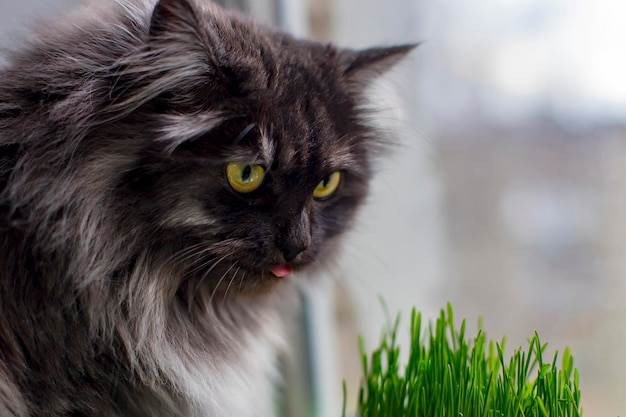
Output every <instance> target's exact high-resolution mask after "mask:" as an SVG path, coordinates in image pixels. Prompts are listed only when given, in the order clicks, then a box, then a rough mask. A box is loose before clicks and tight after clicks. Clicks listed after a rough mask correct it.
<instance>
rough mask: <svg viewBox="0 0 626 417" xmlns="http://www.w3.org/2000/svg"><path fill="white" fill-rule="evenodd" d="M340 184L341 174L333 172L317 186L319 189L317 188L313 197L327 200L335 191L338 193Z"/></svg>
mask: <svg viewBox="0 0 626 417" xmlns="http://www.w3.org/2000/svg"><path fill="white" fill-rule="evenodd" d="M340 182H341V172H339V171H336V172H333V173H332V174H330V175H328V176H327V177H326V178H324V179H323V180H321V181H320V182H319V184H317V187H315V190H314V191H313V197H315V198H326V197H329V196H331V195H332V194H333V193H334V192H335V191H337V188H339V183H340Z"/></svg>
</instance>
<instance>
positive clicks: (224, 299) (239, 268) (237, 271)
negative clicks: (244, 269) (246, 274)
mask: <svg viewBox="0 0 626 417" xmlns="http://www.w3.org/2000/svg"><path fill="white" fill-rule="evenodd" d="M235 264H237V263H236V262H235ZM240 270H241V265H239V266H238V267H237V270H236V271H235V273H234V274H233V277H232V278H231V279H230V282H229V283H228V287H226V291H225V292H224V297H223V298H222V305H224V302H225V301H226V296H227V295H228V290H230V286H231V285H233V281H234V280H235V278H237V274H238V273H239V271H240Z"/></svg>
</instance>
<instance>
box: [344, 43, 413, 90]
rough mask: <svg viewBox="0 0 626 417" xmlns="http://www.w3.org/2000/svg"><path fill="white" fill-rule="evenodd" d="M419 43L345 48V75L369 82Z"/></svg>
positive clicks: (362, 81) (353, 79)
mask: <svg viewBox="0 0 626 417" xmlns="http://www.w3.org/2000/svg"><path fill="white" fill-rule="evenodd" d="M418 45H419V43H416V44H409V45H399V46H391V47H386V48H370V49H364V50H360V51H355V50H343V51H341V53H340V60H341V64H342V66H343V71H344V76H345V77H346V78H348V79H350V80H352V81H356V82H359V83H369V82H370V81H372V80H373V79H374V78H376V77H377V76H379V75H381V74H383V73H385V72H386V71H388V70H389V69H391V68H392V67H393V66H394V65H396V64H397V63H398V62H400V61H401V60H402V59H403V58H404V57H405V56H406V55H407V54H408V53H409V52H411V51H412V50H413V49H415V48H416V47H417V46H418Z"/></svg>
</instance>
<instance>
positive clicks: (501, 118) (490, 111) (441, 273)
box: [0, 0, 626, 417]
mask: <svg viewBox="0 0 626 417" xmlns="http://www.w3.org/2000/svg"><path fill="white" fill-rule="evenodd" d="M101 1H107V0H101ZM222 3H225V4H226V5H227V6H228V7H236V8H240V9H243V10H244V11H246V12H247V13H249V14H251V15H252V16H254V18H255V19H257V20H259V21H263V22H269V23H273V24H277V25H279V26H281V27H283V28H284V29H286V30H288V31H290V32H292V33H294V34H295V35H297V36H306V37H313V38H315V39H318V40H321V41H324V42H334V43H336V44H339V45H342V46H347V47H367V46H373V45H390V44H395V43H407V42H415V41H425V42H424V43H423V44H422V45H421V46H420V47H419V48H418V49H417V50H416V51H414V52H413V53H412V55H411V56H410V57H409V58H408V59H407V60H406V61H405V62H404V63H403V64H402V65H400V66H399V67H398V68H397V69H396V70H394V71H393V72H392V73H390V74H388V76H387V77H385V80H384V82H381V83H380V85H376V86H375V87H374V88H373V89H372V100H373V102H374V103H375V104H376V105H377V106H378V107H379V108H380V109H381V113H380V122H381V123H382V124H383V125H384V126H385V127H386V128H387V129H388V131H389V132H390V133H391V134H393V135H394V137H395V138H396V140H397V141H398V144H399V145H398V147H397V149H395V150H394V152H392V153H391V154H390V156H389V157H388V158H387V161H386V162H385V163H383V164H381V167H380V174H379V176H378V177H377V178H376V181H375V184H374V192H373V194H372V197H371V199H370V204H369V205H368V206H367V207H366V209H365V210H364V211H363V213H362V214H363V215H362V218H361V222H360V223H359V226H358V227H357V229H356V230H355V232H354V233H353V234H352V235H351V236H350V238H349V240H348V243H347V245H346V250H345V253H344V254H343V255H342V256H343V262H342V268H341V269H340V270H339V271H337V272H336V273H334V274H333V276H332V277H331V279H329V280H322V281H321V284H320V285H318V286H315V287H314V288H309V289H307V290H306V291H305V292H304V293H303V306H304V308H303V310H302V311H301V312H300V315H299V321H298V322H296V323H295V324H294V325H293V326H292V332H293V333H294V334H293V337H292V343H293V347H294V350H295V352H296V353H295V354H294V355H293V357H291V358H287V359H286V360H285V373H286V374H287V377H288V380H289V383H287V384H285V387H284V388H283V390H284V394H285V395H284V400H283V401H282V404H281V409H282V410H283V414H284V415H288V416H292V417H333V416H338V415H339V414H340V410H341V397H342V394H341V381H342V380H344V379H345V380H346V381H347V384H348V390H349V405H348V409H350V408H353V407H354V404H355V395H356V391H357V389H358V384H359V377H360V359H359V356H358V354H357V349H358V347H357V334H361V335H363V337H364V340H365V344H366V347H367V349H369V350H371V349H372V348H373V347H374V346H376V344H377V342H378V341H379V338H380V334H381V330H382V328H383V326H384V324H385V314H384V312H383V309H382V307H381V305H380V302H379V299H378V298H379V296H382V297H383V298H384V299H385V300H386V303H387V305H388V310H389V312H390V313H391V314H392V315H395V313H397V312H402V314H403V316H404V317H405V321H404V324H405V325H406V321H408V317H409V313H410V309H411V308H412V307H413V306H416V307H417V308H418V309H420V310H421V311H423V312H424V314H425V315H426V316H427V317H431V318H434V317H436V315H437V314H438V311H439V309H440V308H442V307H444V306H445V303H446V302H447V301H450V302H451V303H452V305H453V307H454V309H455V314H456V316H457V317H458V318H461V317H465V318H467V319H468V324H469V325H470V328H473V327H472V326H474V325H475V323H477V321H478V317H482V318H483V323H484V328H485V330H486V332H487V334H488V335H489V336H490V337H491V338H494V339H498V340H499V339H500V338H501V337H502V336H503V335H506V336H507V339H508V347H509V353H510V352H511V351H512V349H513V348H514V347H517V346H520V345H525V344H526V337H528V336H531V335H532V334H533V332H534V331H535V330H537V331H538V332H539V334H540V336H541V338H542V340H543V341H545V342H548V343H549V346H550V348H551V349H552V350H551V352H552V351H553V350H555V349H557V350H559V351H562V350H563V348H564V347H565V346H570V348H571V351H572V354H573V355H574V358H575V360H576V363H575V365H576V366H577V367H578V368H579V370H580V380H581V389H582V394H583V395H582V401H583V409H584V414H585V415H586V416H593V417H596V416H598V417H599V416H606V417H615V416H617V415H620V414H621V415H624V414H625V413H626V396H624V395H623V394H624V393H625V392H626V359H625V358H624V353H623V351H622V349H623V348H624V346H625V345H626V343H625V342H626V302H624V299H625V298H626V80H625V74H626V25H624V22H623V18H624V16H625V15H626V3H622V2H617V1H614V0H596V1H594V2H590V1H584V0H507V1H504V0H475V1H472V2H467V1H463V0H439V1H427V0H239V1H222ZM70 4H77V2H76V1H72V0H65V1H61V0H45V1H44V0H21V1H20V2H14V1H13V0H0V30H1V31H2V37H0V44H4V45H6V44H10V43H11V40H12V37H14V36H17V35H16V33H18V32H19V29H20V28H22V27H23V23H24V22H25V21H28V20H30V19H31V18H32V17H33V16H36V15H45V14H46V13H47V12H48V11H49V10H51V8H52V7H55V8H57V9H58V8H60V7H62V6H64V5H65V6H67V5H70ZM16 30H17V31H18V32H16ZM402 329H403V330H402V332H404V331H405V329H406V327H402ZM403 340H408V335H405V337H404V338H402V339H401V341H400V342H401V343H403ZM403 344H404V345H405V346H406V342H404V343H403Z"/></svg>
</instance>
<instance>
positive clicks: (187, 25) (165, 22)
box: [150, 0, 198, 40]
mask: <svg viewBox="0 0 626 417" xmlns="http://www.w3.org/2000/svg"><path fill="white" fill-rule="evenodd" d="M197 34H198V18H197V16H196V11H195V9H194V7H193V5H192V4H191V3H190V2H189V1H188V0H159V1H158V2H157V4H156V6H155V7H154V11H153V12H152V18H151V19H150V39H153V40H154V39H186V38H187V39H188V40H195V39H197ZM181 35H182V38H181Z"/></svg>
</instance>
